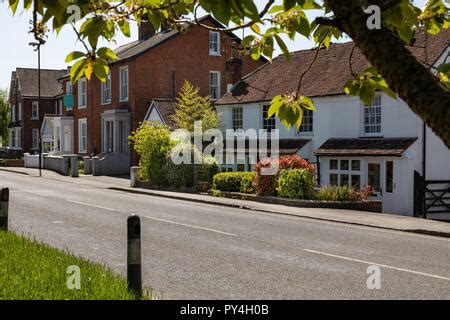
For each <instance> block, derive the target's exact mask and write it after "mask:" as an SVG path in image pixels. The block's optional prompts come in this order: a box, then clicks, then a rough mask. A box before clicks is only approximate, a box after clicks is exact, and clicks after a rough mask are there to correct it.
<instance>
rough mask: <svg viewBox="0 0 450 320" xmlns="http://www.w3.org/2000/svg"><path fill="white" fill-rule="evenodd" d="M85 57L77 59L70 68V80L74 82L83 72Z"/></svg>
mask: <svg viewBox="0 0 450 320" xmlns="http://www.w3.org/2000/svg"><path fill="white" fill-rule="evenodd" d="M86 63H87V59H82V60H79V61H77V62H76V63H75V64H74V65H73V66H72V69H71V70H70V81H71V82H72V83H76V82H77V81H78V80H79V79H81V78H82V77H83V76H84V74H85V67H86Z"/></svg>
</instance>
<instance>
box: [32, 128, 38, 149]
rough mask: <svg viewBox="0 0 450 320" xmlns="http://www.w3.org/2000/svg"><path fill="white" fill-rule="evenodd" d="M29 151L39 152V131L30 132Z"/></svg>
mask: <svg viewBox="0 0 450 320" xmlns="http://www.w3.org/2000/svg"><path fill="white" fill-rule="evenodd" d="M31 150H39V129H32V130H31Z"/></svg>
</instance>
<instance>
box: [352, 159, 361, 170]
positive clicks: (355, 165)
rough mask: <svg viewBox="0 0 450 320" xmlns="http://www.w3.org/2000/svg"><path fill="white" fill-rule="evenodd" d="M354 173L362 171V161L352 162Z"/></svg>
mask: <svg viewBox="0 0 450 320" xmlns="http://www.w3.org/2000/svg"><path fill="white" fill-rule="evenodd" d="M352 171H361V161H359V160H352Z"/></svg>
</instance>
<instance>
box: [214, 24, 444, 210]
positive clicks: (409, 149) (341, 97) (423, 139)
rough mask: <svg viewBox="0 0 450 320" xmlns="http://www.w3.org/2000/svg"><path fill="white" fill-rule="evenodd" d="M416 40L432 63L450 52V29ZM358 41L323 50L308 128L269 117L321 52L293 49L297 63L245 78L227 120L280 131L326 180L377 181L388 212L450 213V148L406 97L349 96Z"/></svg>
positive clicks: (311, 89) (312, 85)
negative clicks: (364, 99) (277, 101)
mask: <svg viewBox="0 0 450 320" xmlns="http://www.w3.org/2000/svg"><path fill="white" fill-rule="evenodd" d="M416 38H417V40H416V43H415V45H414V46H412V47H410V49H411V51H412V52H413V54H415V55H416V57H418V59H419V60H421V58H422V57H426V56H428V57H429V61H428V63H429V64H435V65H439V64H441V63H442V62H444V61H445V59H447V58H448V53H449V44H450V43H449V42H450V32H449V31H448V30H446V31H443V32H441V33H440V34H439V35H437V36H434V37H429V39H428V40H427V44H428V46H425V45H424V44H425V40H424V37H423V34H422V33H417V35H416ZM352 47H353V45H352V44H351V43H346V44H336V45H332V46H331V48H330V49H329V50H325V49H324V50H321V52H320V54H319V57H318V59H317V61H316V62H315V64H314V65H313V67H312V69H311V71H310V72H309V73H308V74H307V75H306V76H305V78H304V80H303V82H304V85H303V87H302V90H301V94H304V95H307V96H309V97H311V98H312V100H313V102H314V104H315V107H316V111H315V112H307V113H305V115H304V119H303V125H302V127H301V128H300V130H297V129H296V128H293V129H290V130H288V129H287V128H286V127H285V126H284V125H283V124H282V123H281V121H280V120H279V119H278V118H276V119H275V118H272V119H269V118H268V117H267V110H268V106H269V105H270V101H271V100H272V98H273V97H274V96H276V95H278V94H282V93H290V92H293V91H294V90H295V89H294V88H295V87H296V86H297V83H298V77H299V75H300V74H301V72H302V69H304V68H306V67H307V66H308V65H309V63H310V61H311V60H312V55H313V54H314V53H315V52H314V50H304V51H299V52H296V53H293V55H292V61H291V63H288V62H287V61H286V60H285V58H284V57H278V58H276V59H274V61H273V63H272V64H268V65H266V66H264V67H262V68H261V69H259V70H257V71H255V72H253V73H252V74H250V75H248V76H246V77H244V78H243V79H242V80H241V82H240V83H238V84H237V85H236V86H235V88H234V89H233V90H232V92H230V93H228V94H226V95H225V96H224V97H223V98H222V99H221V100H219V102H218V103H217V105H216V107H217V110H218V112H219V114H220V117H221V119H222V122H223V124H222V126H223V127H225V128H228V129H244V130H248V129H257V130H259V129H267V130H272V129H275V128H276V129H278V130H279V134H280V149H283V146H282V145H289V146H290V148H288V149H286V150H288V152H285V153H297V154H299V155H300V156H301V157H303V158H305V159H307V160H309V161H310V162H312V163H315V164H317V166H318V181H320V184H321V185H354V186H364V185H371V186H372V187H373V188H374V189H375V193H374V195H373V197H374V198H376V199H380V200H382V201H383V212H386V213H395V214H401V215H410V216H413V215H415V216H419V215H420V216H422V215H424V213H425V214H426V217H428V218H432V219H450V201H449V200H450V150H449V149H448V148H447V147H446V146H445V144H444V143H443V142H442V141H441V140H440V139H439V138H438V137H437V136H436V135H435V134H434V133H433V132H432V131H431V130H430V129H429V128H428V127H426V126H425V125H424V123H423V121H422V120H421V119H420V118H419V117H418V116H416V115H415V114H414V113H413V112H412V111H411V110H410V108H409V107H408V105H407V104H406V103H405V102H404V101H403V100H401V99H392V98H390V97H389V96H387V95H385V94H383V93H379V94H377V95H376V97H375V99H374V101H373V103H372V105H371V106H365V105H363V103H362V102H361V101H360V100H359V98H358V97H354V96H349V95H346V94H344V92H343V88H344V86H345V83H346V81H347V80H348V79H350V78H351V75H350V71H349V64H348V61H349V57H350V51H351V49H352ZM425 51H426V54H425ZM352 64H353V68H354V69H356V70H358V71H360V70H363V69H365V68H366V67H367V66H368V62H367V61H366V60H365V58H364V57H363V56H362V54H361V53H360V52H359V51H358V50H356V51H355V53H354V58H353V60H352ZM449 107H450V106H449ZM449 125H450V124H449ZM293 146H296V147H295V148H294V147H293ZM280 153H283V152H280ZM227 169H229V168H227ZM232 169H233V170H234V171H237V170H238V169H239V170H242V167H240V168H238V166H237V165H232ZM245 169H246V170H250V166H249V165H246V166H245ZM425 186H426V187H427V188H428V191H424V190H425V189H424V188H425ZM429 191H431V192H429ZM424 198H427V199H428V200H425V199H424ZM433 212H435V213H433Z"/></svg>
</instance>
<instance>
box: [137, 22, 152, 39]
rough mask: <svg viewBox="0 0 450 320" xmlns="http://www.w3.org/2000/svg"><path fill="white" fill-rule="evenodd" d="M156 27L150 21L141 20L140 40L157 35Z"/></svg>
mask: <svg viewBox="0 0 450 320" xmlns="http://www.w3.org/2000/svg"><path fill="white" fill-rule="evenodd" d="M155 33H156V32H155V27H154V26H153V24H152V23H151V22H149V21H145V20H141V23H140V25H139V41H145V40H147V39H150V38H151V37H153V36H154V35H155Z"/></svg>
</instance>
